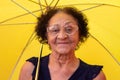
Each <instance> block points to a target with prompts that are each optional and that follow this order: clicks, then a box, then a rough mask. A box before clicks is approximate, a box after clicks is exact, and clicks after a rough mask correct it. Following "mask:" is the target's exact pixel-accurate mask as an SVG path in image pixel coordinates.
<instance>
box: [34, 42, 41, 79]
mask: <svg viewBox="0 0 120 80" xmlns="http://www.w3.org/2000/svg"><path fill="white" fill-rule="evenodd" d="M42 50H43V44H42V43H41V47H40V55H39V58H38V62H37V64H38V65H37V68H36V75H35V80H38V76H39V70H40V61H41V57H42Z"/></svg>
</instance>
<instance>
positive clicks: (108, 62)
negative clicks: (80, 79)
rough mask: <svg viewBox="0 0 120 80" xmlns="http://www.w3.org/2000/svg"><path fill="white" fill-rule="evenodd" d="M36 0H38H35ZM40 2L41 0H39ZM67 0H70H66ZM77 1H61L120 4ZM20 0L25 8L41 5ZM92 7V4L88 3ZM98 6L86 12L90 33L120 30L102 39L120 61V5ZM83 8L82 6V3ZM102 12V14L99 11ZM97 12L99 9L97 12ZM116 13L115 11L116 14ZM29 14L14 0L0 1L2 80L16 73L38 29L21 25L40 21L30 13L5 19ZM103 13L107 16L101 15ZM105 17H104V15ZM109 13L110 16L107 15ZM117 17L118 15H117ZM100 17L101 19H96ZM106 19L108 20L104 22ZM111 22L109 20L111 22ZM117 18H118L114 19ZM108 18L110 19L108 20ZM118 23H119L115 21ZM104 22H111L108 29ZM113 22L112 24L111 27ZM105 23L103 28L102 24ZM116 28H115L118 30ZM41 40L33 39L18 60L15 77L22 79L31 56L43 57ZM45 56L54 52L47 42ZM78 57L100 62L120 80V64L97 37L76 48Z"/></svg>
mask: <svg viewBox="0 0 120 80" xmlns="http://www.w3.org/2000/svg"><path fill="white" fill-rule="evenodd" d="M34 1H35V0H34ZM36 1H37V0H36ZM64 1H67V3H66V2H64ZM72 1H73V2H71V1H69V0H60V4H69V3H79V2H80V1H81V2H80V3H105V4H108V3H109V4H111V5H113V4H114V5H116V6H119V5H120V1H119V0H97V1H96V0H92V1H90V0H83V1H82V0H72ZM16 2H18V3H20V4H21V5H23V6H24V7H25V8H27V9H28V10H30V11H33V10H38V9H39V6H38V5H36V4H34V5H33V3H31V2H29V1H28V0H16ZM87 6H88V7H90V6H91V5H87ZM87 6H81V7H80V8H81V9H82V8H84V7H87ZM103 7H105V8H104V9H103V8H102V7H100V8H98V9H97V8H96V9H93V10H90V11H88V12H87V11H84V12H85V14H87V16H88V19H89V22H90V24H89V26H90V32H91V33H93V35H95V36H97V37H100V36H105V34H110V33H117V35H114V34H111V35H108V36H105V38H104V37H100V38H99V40H100V41H101V42H102V43H104V44H105V46H106V47H109V50H110V51H111V52H112V53H116V54H114V56H115V58H117V60H118V61H119V62H120V54H119V53H120V48H119V45H120V42H119V41H120V31H119V30H120V23H119V21H120V16H118V15H116V14H119V13H120V8H116V7H111V6H103ZM78 8H79V6H78ZM101 9H102V11H101V12H100V13H98V12H99V10H101ZM109 9H110V10H113V11H111V13H108V14H109V15H108V14H107V15H104V13H103V12H104V11H107V10H109ZM93 11H96V12H93ZM113 12H114V13H113ZM25 13H27V12H26V11H25V10H23V9H22V8H20V7H19V6H17V5H15V4H14V3H13V2H12V1H11V0H3V1H1V2H0V37H1V38H0V61H1V62H0V80H9V78H10V75H11V74H12V70H13V69H14V66H15V65H16V63H17V61H18V59H19V56H20V54H21V53H22V51H23V49H24V47H25V45H26V43H27V41H28V39H29V37H30V36H31V34H32V33H33V31H34V26H35V24H23V25H20V23H23V22H24V23H27V22H33V23H35V22H36V18H35V17H34V16H33V15H31V14H29V15H24V16H22V17H18V18H15V19H11V20H8V21H4V20H7V19H10V18H12V17H15V16H17V15H21V14H25ZM34 14H35V15H39V12H37V13H34ZM95 14H99V15H97V16H95V17H94V16H93V15H95ZM101 14H103V15H101ZM100 16H101V17H100ZM106 16H108V17H106ZM115 16H116V17H117V18H116V17H115ZM97 18H99V19H100V20H101V21H98V22H96V21H97V20H98V19H97ZM104 20H105V21H104ZM108 20H109V21H111V22H109V21H108ZM114 20H115V21H114ZM107 21H108V22H107ZM113 22H116V23H117V24H115V23H113ZM14 23H19V25H17V24H15V25H11V24H14ZM104 25H107V26H108V28H107V29H106V27H105V26H104ZM111 25H113V26H112V27H109V26H111ZM98 26H102V27H98ZM114 28H115V30H114ZM96 33H98V34H96ZM40 47H41V45H40V43H39V42H38V41H37V39H36V38H34V39H33V40H31V41H30V43H29V45H28V46H27V48H26V49H25V51H24V52H23V55H22V56H21V59H20V61H19V62H18V64H17V66H16V68H15V70H14V73H13V74H12V78H11V80H18V76H19V71H20V68H21V66H22V65H23V63H24V62H25V60H26V59H28V58H29V57H31V56H39V52H40ZM43 47H44V48H43V55H46V54H48V53H49V52H50V51H49V49H48V47H47V45H44V46H43ZM76 56H77V57H79V58H81V59H82V60H84V61H86V62H87V63H90V64H99V65H103V66H104V68H103V71H104V72H105V74H106V77H107V80H119V79H120V65H118V64H117V63H116V62H115V61H114V59H113V58H112V57H111V55H110V54H109V53H108V52H107V51H106V50H105V49H104V48H103V47H102V46H101V45H100V44H99V43H98V42H97V41H95V39H93V38H91V37H90V38H88V40H87V41H86V42H85V43H84V44H82V46H81V47H80V49H79V50H77V51H76Z"/></svg>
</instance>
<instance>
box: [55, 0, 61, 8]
mask: <svg viewBox="0 0 120 80" xmlns="http://www.w3.org/2000/svg"><path fill="white" fill-rule="evenodd" d="M59 1H60V0H57V2H56V4H55V5H54V7H53V8H55V7H56V6H57V4H58V2H59Z"/></svg>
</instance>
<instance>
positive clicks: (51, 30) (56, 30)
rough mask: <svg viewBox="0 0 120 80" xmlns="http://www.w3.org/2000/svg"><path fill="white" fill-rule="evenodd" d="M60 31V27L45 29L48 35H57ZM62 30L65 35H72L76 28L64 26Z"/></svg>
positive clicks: (74, 26)
mask: <svg viewBox="0 0 120 80" xmlns="http://www.w3.org/2000/svg"><path fill="white" fill-rule="evenodd" d="M61 30H62V29H61V27H60V26H55V25H54V26H50V27H48V28H47V32H48V33H50V34H51V35H57V34H59V32H60V31H61ZM63 30H64V32H65V33H66V34H67V35H73V34H74V33H75V32H76V31H77V30H78V26H77V25H65V26H64V29H63Z"/></svg>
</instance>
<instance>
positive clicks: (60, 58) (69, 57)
mask: <svg viewBox="0 0 120 80" xmlns="http://www.w3.org/2000/svg"><path fill="white" fill-rule="evenodd" d="M78 61H79V60H78V59H77V58H76V57H75V54H74V53H71V54H57V53H52V54H51V55H50V63H51V64H52V65H58V66H59V67H63V66H66V65H67V66H73V65H75V64H78Z"/></svg>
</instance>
